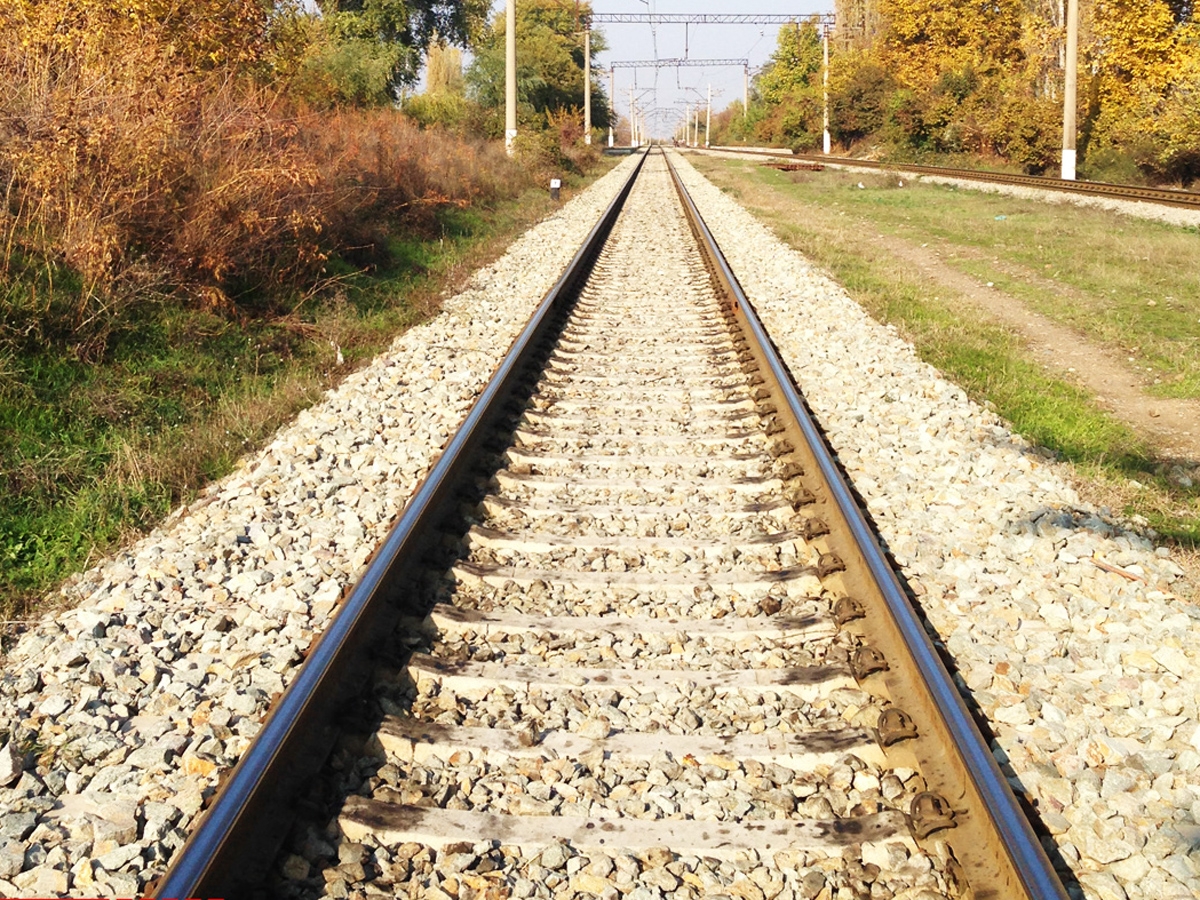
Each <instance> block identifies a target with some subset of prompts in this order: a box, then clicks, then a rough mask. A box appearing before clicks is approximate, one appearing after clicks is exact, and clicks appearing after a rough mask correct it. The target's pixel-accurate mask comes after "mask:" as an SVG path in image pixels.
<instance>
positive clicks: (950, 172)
mask: <svg viewBox="0 0 1200 900" xmlns="http://www.w3.org/2000/svg"><path fill="white" fill-rule="evenodd" d="M711 149H712V150H715V151H719V152H721V153H736V154H739V155H743V156H759V157H764V158H767V159H776V160H781V161H783V162H784V163H785V164H786V163H789V162H796V161H803V162H804V163H805V164H807V165H821V164H829V165H834V166H839V165H840V166H855V167H858V168H862V169H880V170H885V171H889V172H911V173H913V174H916V175H933V176H937V177H939V178H958V179H963V180H966V181H980V182H984V183H986V184H1009V185H1018V186H1020V187H1031V188H1039V189H1041V190H1046V191H1059V192H1062V193H1068V194H1082V195H1084V196H1088V197H1107V198H1109V199H1112V200H1135V201H1140V202H1143V203H1158V204H1162V205H1164V206H1179V207H1183V208H1185V209H1200V193H1195V192H1192V191H1182V190H1173V189H1171V188H1150V187H1139V186H1137V185H1132V184H1112V183H1110V182H1105V181H1068V180H1065V179H1062V178H1051V177H1048V176H1045V175H1014V174H1010V173H1008V172H983V171H980V170H978V169H955V168H951V167H948V166H919V165H910V164H908V163H902V164H901V163H883V162H876V161H875V160H870V159H852V158H849V157H841V156H824V155H820V154H811V153H796V154H793V153H789V152H788V151H786V150H784V151H778V150H761V149H750V148H742V147H713V148H711Z"/></svg>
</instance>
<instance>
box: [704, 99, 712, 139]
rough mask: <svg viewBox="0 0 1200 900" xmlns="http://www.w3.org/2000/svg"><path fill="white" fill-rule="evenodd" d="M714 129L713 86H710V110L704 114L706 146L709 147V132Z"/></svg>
mask: <svg viewBox="0 0 1200 900" xmlns="http://www.w3.org/2000/svg"><path fill="white" fill-rule="evenodd" d="M711 127H712V85H711V84H710V85H709V86H708V109H707V110H706V111H705V113H704V146H705V147H707V146H708V137H709V130H710V128H711Z"/></svg>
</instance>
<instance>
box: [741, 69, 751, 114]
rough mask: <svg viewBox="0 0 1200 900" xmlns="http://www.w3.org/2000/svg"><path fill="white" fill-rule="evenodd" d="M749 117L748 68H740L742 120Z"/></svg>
mask: <svg viewBox="0 0 1200 900" xmlns="http://www.w3.org/2000/svg"><path fill="white" fill-rule="evenodd" d="M748 115H750V67H749V66H742V118H743V119H744V118H746V117H747V116H748Z"/></svg>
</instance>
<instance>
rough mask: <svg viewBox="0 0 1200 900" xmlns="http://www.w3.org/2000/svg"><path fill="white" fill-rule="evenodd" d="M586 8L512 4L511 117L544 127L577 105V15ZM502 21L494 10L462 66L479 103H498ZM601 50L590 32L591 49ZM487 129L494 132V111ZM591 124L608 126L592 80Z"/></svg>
mask: <svg viewBox="0 0 1200 900" xmlns="http://www.w3.org/2000/svg"><path fill="white" fill-rule="evenodd" d="M590 14H591V7H590V6H589V5H587V4H581V5H579V6H578V7H576V6H574V5H572V4H567V3H564V2H556V0H522V2H520V3H518V4H517V117H518V121H521V122H522V123H523V124H525V125H526V126H535V127H539V128H540V127H544V126H545V125H546V124H547V122H548V118H547V117H548V115H549V114H551V113H554V112H556V111H560V110H568V109H582V108H583V35H582V33H581V32H582V24H581V23H582V20H583V18H584V17H585V16H588V15H590ZM505 33H506V31H505V21H504V16H503V14H501V15H498V16H497V17H496V19H495V21H494V22H493V23H492V26H491V28H490V29H488V31H487V32H486V33H485V34H484V35H483V37H482V39H481V40H480V41H479V42H478V43H477V44H476V46H475V58H474V60H473V61H472V62H471V66H470V68H469V69H468V70H467V75H466V81H467V92H468V95H469V96H470V97H471V98H473V99H474V100H475V101H476V102H478V103H479V104H480V106H483V107H485V108H488V109H491V110H494V111H502V110H503V108H504V41H505ZM606 49H607V45H606V44H605V41H604V35H603V34H602V33H600V32H595V31H594V32H592V53H593V55H596V54H599V53H602V52H603V51H604V50H606ZM493 118H494V119H496V121H495V122H494V123H493V126H492V130H493V131H494V132H495V133H496V134H499V133H500V128H501V125H500V124H499V120H498V118H497V117H496V116H493ZM592 124H593V125H594V126H595V127H596V128H607V127H608V99H607V97H606V95H605V93H604V91H603V89H602V88H601V86H600V85H599V84H598V83H597V81H596V80H595V78H594V77H593V79H592Z"/></svg>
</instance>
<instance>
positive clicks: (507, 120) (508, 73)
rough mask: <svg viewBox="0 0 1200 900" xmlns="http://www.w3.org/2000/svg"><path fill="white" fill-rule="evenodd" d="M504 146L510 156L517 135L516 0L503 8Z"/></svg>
mask: <svg viewBox="0 0 1200 900" xmlns="http://www.w3.org/2000/svg"><path fill="white" fill-rule="evenodd" d="M504 27H505V33H504V148H505V149H506V150H507V151H508V155H509V156H512V153H513V141H514V140H516V137H517V0H508V2H507V4H506V6H505V9H504Z"/></svg>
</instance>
